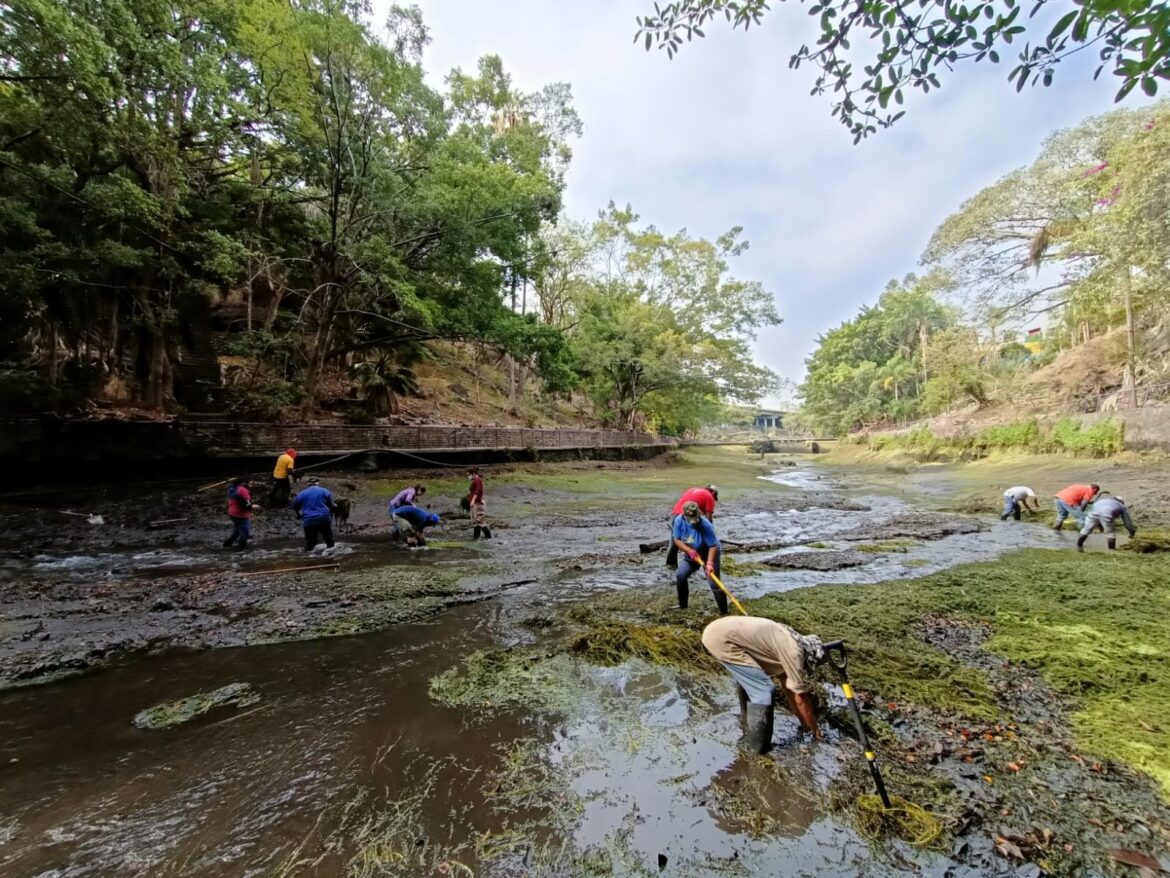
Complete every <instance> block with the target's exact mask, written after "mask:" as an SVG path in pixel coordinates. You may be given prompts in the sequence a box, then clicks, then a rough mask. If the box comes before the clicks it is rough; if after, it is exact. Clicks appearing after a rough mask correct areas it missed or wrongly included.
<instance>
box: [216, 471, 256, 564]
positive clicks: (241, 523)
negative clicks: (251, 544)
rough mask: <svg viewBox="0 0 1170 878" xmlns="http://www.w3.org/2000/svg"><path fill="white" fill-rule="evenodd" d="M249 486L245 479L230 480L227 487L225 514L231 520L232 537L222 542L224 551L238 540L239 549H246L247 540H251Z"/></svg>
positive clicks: (251, 508)
mask: <svg viewBox="0 0 1170 878" xmlns="http://www.w3.org/2000/svg"><path fill="white" fill-rule="evenodd" d="M249 487H251V484H250V483H249V481H248V480H247V479H232V483H231V484H230V485H229V486H228V502H227V514H228V518H230V519H231V520H232V535H231V536H230V537H228V538H227V539H226V540H224V541H223V547H224V548H225V549H227V548H230V547H231V546H234V545H236V541H237V540H239V546H240V548H241V549H246V548H248V540H250V539H251V538H252V510H253V509H254V508H256V507H254V506H253V505H252V492H251V491H250V490H248V489H249Z"/></svg>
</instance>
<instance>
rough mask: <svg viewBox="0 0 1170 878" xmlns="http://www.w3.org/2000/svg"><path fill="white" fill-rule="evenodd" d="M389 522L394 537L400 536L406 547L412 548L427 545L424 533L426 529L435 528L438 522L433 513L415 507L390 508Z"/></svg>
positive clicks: (437, 517)
mask: <svg viewBox="0 0 1170 878" xmlns="http://www.w3.org/2000/svg"><path fill="white" fill-rule="evenodd" d="M390 522H391V525H392V526H393V528H394V534H395V536H398V535H402V536H403V537H404V538H405V540H406V545H408V546H410V547H411V548H414V547H415V546H425V545H426V544H427V541H426V537H425V536H424V531H426V529H427V528H428V527H436V526H437V525H438V524H439V523H440V520H439V516H437V515H435V513H433V512H427V510H425V509H419V508H418V507H417V506H391V507H390Z"/></svg>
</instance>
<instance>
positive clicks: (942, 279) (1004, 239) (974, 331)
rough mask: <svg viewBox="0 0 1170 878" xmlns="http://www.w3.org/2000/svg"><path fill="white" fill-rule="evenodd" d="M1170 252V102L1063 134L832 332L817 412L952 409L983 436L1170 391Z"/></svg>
mask: <svg viewBox="0 0 1170 878" xmlns="http://www.w3.org/2000/svg"><path fill="white" fill-rule="evenodd" d="M1168 253H1170V104H1168V103H1167V102H1165V101H1163V102H1160V103H1158V104H1154V105H1153V106H1150V107H1147V108H1142V109H1137V110H1125V111H1117V112H1113V113H1110V114H1108V115H1105V116H1100V117H1095V118H1090V119H1087V120H1086V121H1085V122H1083V123H1082V124H1080V125H1078V126H1077V127H1075V128H1072V129H1070V130H1067V131H1060V132H1057V133H1056V134H1054V135H1052V136H1051V137H1050V138H1049V139H1048V141H1047V142H1046V143H1045V144H1044V146H1043V148H1042V150H1041V153H1040V156H1039V157H1038V158H1037V159H1036V161H1035V162H1034V163H1032V164H1031V165H1029V166H1027V167H1023V168H1019V169H1018V170H1015V171H1013V172H1012V173H1010V174H1008V175H1007V176H1005V177H1004V178H1003V179H1002V180H1000V181H998V182H996V183H994V184H993V185H991V186H988V187H987V188H985V189H984V190H983V191H981V192H979V193H978V194H977V195H976V196H975V197H973V198H972V199H970V200H969V201H967V202H966V203H965V204H963V205H962V206H961V207H960V209H959V210H958V211H957V212H956V213H955V214H953V215H952V216H950V217H949V218H947V219H946V220H945V221H944V222H943V223H942V224H941V225H940V226H939V227H938V228H937V229H936V231H935V233H934V235H933V236H932V239H931V241H930V244H929V245H928V247H927V249H926V251H925V253H924V254H923V257H922V265H923V267H924V268H925V273H923V274H921V275H913V274H912V275H908V276H907V277H906V278H905V279H904V280H902V281H900V282H891V283H890V285H889V286H888V287H887V288H886V290H885V292H884V293H883V294H882V295H881V296H880V298H879V299H878V301H877V303H876V304H875V305H873V306H866V307H864V308H862V310H861V312H860V313H859V314H858V315H857V316H856V317H854V318H852V319H851V320H847V321H845V322H844V323H842V324H841V325H840V326H838V327H836V328H834V329H831V330H829V331H828V332H826V333H825V334H824V335H823V336H822V337H821V338H820V339H819V345H818V348H817V349H816V351H815V352H814V353H813V355H812V356H811V357H810V358H809V360H808V361H807V363H808V375H807V378H806V379H805V381H804V383H803V384H802V385H801V387H800V396H801V399H802V401H803V408H802V412H801V417H802V419H803V420H804V421H805V422H807V423H809V424H811V425H812V427H813V428H814V429H815V430H816V431H818V432H827V433H831V434H837V435H841V434H844V433H847V432H851V431H858V430H882V429H887V428H890V427H898V426H905V425H907V424H911V423H915V422H918V421H920V420H923V419H927V418H937V419H938V420H936V421H931V422H929V423H930V426H931V431H932V433H935V434H936V435H937V434H943V435H946V434H952V433H958V432H964V433H966V435H967V438H968V439H969V440H973V441H982V440H980V439H979V436H980V434H981V433H982V432H985V431H987V430H989V429H993V428H996V427H997V425H998V426H1002V425H1004V424H1011V423H1013V422H1017V421H1025V422H1026V421H1027V419H1029V418H1031V417H1034V416H1036V415H1042V414H1059V413H1074V412H1095V411H1100V410H1108V409H1114V408H1120V407H1134V406H1139V405H1145V404H1147V403H1149V402H1151V401H1162V400H1164V399H1167V398H1170V393H1168V392H1167V390H1168V388H1170V260H1168V258H1167V254H1168ZM948 419H949V421H950V424H949V426H948V425H947V423H946V422H947V421H948ZM918 435H920V436H921V435H923V434H921V433H919V434H918ZM1029 444H1035V443H1029Z"/></svg>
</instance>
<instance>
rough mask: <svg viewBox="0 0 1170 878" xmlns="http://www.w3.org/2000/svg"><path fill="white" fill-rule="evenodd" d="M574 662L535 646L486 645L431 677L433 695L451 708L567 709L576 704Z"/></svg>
mask: <svg viewBox="0 0 1170 878" xmlns="http://www.w3.org/2000/svg"><path fill="white" fill-rule="evenodd" d="M570 664H571V662H570V660H569V659H568V658H567V657H565V656H561V655H557V654H556V652H553V651H550V650H545V649H534V648H531V647H512V648H510V649H509V648H495V649H481V650H478V651H476V652H474V653H472V654H471V655H469V656H468V657H467V658H466V659H464V660H463V661H462V662H461V663H460V664H458V665H456V666H455V667H453V668H450V669H448V670H446V671H444V672H443V673H441V674H438V675H436V676H434V677H432V678H431V683H430V689H429V693H430V696H431V698H432V699H433V700H434V701H436V702H438V703H440V704H446V705H448V706H450V707H461V708H474V709H476V710H479V711H501V710H510V709H513V708H518V707H542V708H545V709H548V710H566V709H568V708H569V707H571V706H572V704H573V703H574V691H573V685H572V681H573V679H574V678H575V676H576V675H575V673H574V672H573V669H572V667H570Z"/></svg>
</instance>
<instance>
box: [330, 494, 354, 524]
mask: <svg viewBox="0 0 1170 878" xmlns="http://www.w3.org/2000/svg"><path fill="white" fill-rule="evenodd" d="M351 508H352V503H351V501H350V499H349V498H348V497H343V498H342V499H340V500H334V501H333V524H334V525H336V526H337V529H338V530H341V528H342V527H343V526H345V525H348V524H349V512H350V509H351Z"/></svg>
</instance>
